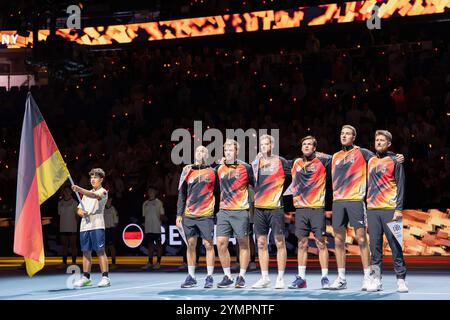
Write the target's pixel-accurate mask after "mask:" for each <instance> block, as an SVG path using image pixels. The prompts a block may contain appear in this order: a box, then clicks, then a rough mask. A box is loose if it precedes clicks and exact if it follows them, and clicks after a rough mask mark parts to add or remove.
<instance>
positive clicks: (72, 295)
mask: <svg viewBox="0 0 450 320" xmlns="http://www.w3.org/2000/svg"><path fill="white" fill-rule="evenodd" d="M178 282H179V281H170V282H163V283H155V284H149V285H145V286H137V287H128V288H119V289H112V290H105V289H101V290H98V291H95V292H85V293H79V294H71V295H65V296H58V297H51V298H43V299H39V300H57V299H64V298H70V297H79V296H86V295H91V294H96V293H104V292H107V293H109V292H117V291H124V290H130V289H141V288H148V287H155V286H159V285H165V284H172V283H178ZM214 289H215V288H214ZM269 289H270V288H269ZM75 290H76V289H75ZM247 291H249V293H250V292H251V291H261V292H263V291H262V290H260V289H253V290H252V289H247ZM264 291H270V290H264ZM305 291H306V290H305ZM309 291H310V292H315V291H313V290H309ZM276 292H277V293H279V294H276V296H280V295H281V296H282V295H283V291H276ZM287 292H290V291H287ZM330 292H332V291H330ZM342 293H347V292H342ZM348 293H353V292H348ZM373 293H375V292H373ZM373 293H367V294H368V295H369V294H373ZM383 293H387V294H391V293H398V294H401V295H405V296H407V295H450V292H417V291H414V292H407V293H399V292H397V291H378V292H376V293H375V294H383ZM325 300H326V299H325Z"/></svg>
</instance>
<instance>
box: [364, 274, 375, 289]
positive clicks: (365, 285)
mask: <svg viewBox="0 0 450 320" xmlns="http://www.w3.org/2000/svg"><path fill="white" fill-rule="evenodd" d="M372 280H373V279H372V277H370V276H369V277H364V279H363V282H362V286H361V291H367V288H368V287H369V286H370V283H371V282H372Z"/></svg>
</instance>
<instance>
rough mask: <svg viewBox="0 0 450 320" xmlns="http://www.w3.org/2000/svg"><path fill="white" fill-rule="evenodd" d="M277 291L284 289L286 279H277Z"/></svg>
mask: <svg viewBox="0 0 450 320" xmlns="http://www.w3.org/2000/svg"><path fill="white" fill-rule="evenodd" d="M275 289H284V278H283V277H277V282H276V283H275Z"/></svg>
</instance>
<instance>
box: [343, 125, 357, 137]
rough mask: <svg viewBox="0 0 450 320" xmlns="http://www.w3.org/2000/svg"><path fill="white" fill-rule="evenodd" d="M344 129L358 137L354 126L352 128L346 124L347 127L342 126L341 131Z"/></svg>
mask: <svg viewBox="0 0 450 320" xmlns="http://www.w3.org/2000/svg"><path fill="white" fill-rule="evenodd" d="M343 129H350V130H352V132H353V136H354V137H356V129H355V127H354V126H351V125H349V124H345V125H343V126H342V129H341V130H343Z"/></svg>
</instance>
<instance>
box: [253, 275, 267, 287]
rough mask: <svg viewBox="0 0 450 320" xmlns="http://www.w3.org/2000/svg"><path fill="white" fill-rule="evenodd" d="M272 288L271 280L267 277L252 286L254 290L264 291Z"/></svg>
mask: <svg viewBox="0 0 450 320" xmlns="http://www.w3.org/2000/svg"><path fill="white" fill-rule="evenodd" d="M269 286H270V279H269V278H268V277H267V278H266V277H261V279H259V280H258V281H257V282H256V283H255V284H254V285H252V288H253V289H262V288H268V287H269Z"/></svg>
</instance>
